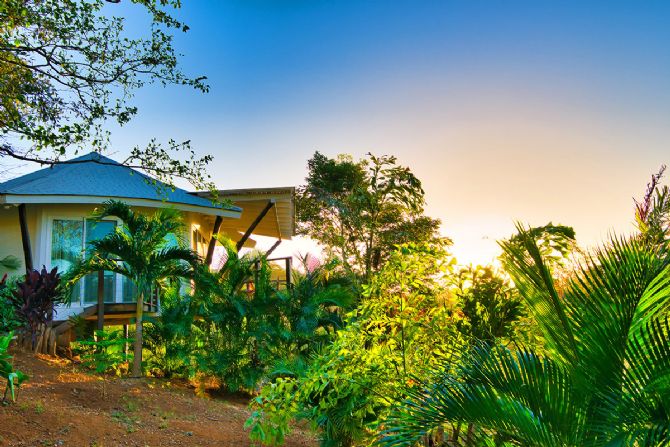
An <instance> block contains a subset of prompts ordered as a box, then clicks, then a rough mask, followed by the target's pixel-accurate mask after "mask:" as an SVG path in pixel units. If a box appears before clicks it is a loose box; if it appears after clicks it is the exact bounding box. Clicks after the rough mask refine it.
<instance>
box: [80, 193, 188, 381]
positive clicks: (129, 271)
mask: <svg viewBox="0 0 670 447" xmlns="http://www.w3.org/2000/svg"><path fill="white" fill-rule="evenodd" d="M110 216H116V217H118V218H120V219H121V220H122V221H123V223H122V225H119V226H117V227H116V229H115V231H114V232H113V233H110V234H108V235H106V236H105V237H103V238H102V239H98V240H95V241H92V242H91V247H92V255H91V256H90V257H89V258H88V259H86V260H82V261H81V262H80V263H79V264H78V265H76V266H75V267H74V268H73V269H72V270H71V271H70V272H69V273H68V274H69V281H68V283H69V284H70V285H71V286H72V285H73V284H74V283H75V282H76V281H78V280H79V279H80V278H82V277H83V276H85V275H86V274H88V273H92V272H98V271H100V270H106V271H111V272H114V273H117V274H119V275H122V276H125V277H126V278H128V279H130V280H131V281H132V282H133V283H134V284H135V286H136V287H137V307H136V312H135V328H136V330H135V350H134V362H133V375H134V376H135V377H139V376H140V375H141V374H142V346H143V341H142V333H143V313H144V306H143V303H144V300H145V298H147V297H149V296H152V294H153V293H155V292H159V291H161V290H166V289H167V288H168V287H169V286H170V284H175V283H176V284H179V283H180V280H181V279H182V278H193V276H194V274H195V271H196V269H197V268H198V266H199V265H200V259H199V257H198V255H197V254H196V253H194V252H193V251H192V250H191V249H189V248H186V247H183V246H180V245H179V244H178V245H174V244H173V241H174V238H175V237H176V236H177V235H180V234H181V233H182V231H183V228H184V224H183V221H182V218H181V214H180V213H179V211H177V210H175V209H173V208H161V209H159V210H158V211H156V212H155V213H154V214H153V215H144V214H141V213H137V212H134V211H133V210H132V209H131V208H130V207H129V206H128V205H127V204H125V203H123V202H118V201H114V200H110V201H107V202H105V203H104V204H103V205H102V207H101V208H100V209H98V210H96V212H95V213H94V218H96V219H104V218H106V217H110Z"/></svg>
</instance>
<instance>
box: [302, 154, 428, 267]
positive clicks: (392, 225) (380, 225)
mask: <svg viewBox="0 0 670 447" xmlns="http://www.w3.org/2000/svg"><path fill="white" fill-rule="evenodd" d="M307 167H308V170H309V173H308V176H307V178H306V182H307V183H306V184H305V185H303V186H301V187H300V188H298V192H297V196H296V199H297V201H296V202H297V205H296V208H297V210H296V211H297V217H298V231H299V233H300V234H306V235H308V236H309V237H311V238H312V239H315V240H316V241H318V242H320V243H321V244H322V245H323V246H324V247H325V249H326V252H327V254H328V255H330V256H331V257H334V258H336V259H338V260H340V261H341V262H342V263H343V266H344V267H345V268H346V270H347V272H349V273H354V274H356V275H360V276H362V277H363V278H364V280H367V279H369V278H370V275H371V274H372V273H373V272H375V271H377V270H379V268H380V267H381V266H382V265H383V264H384V263H385V262H386V260H387V259H388V258H389V254H390V253H391V251H393V249H394V246H395V245H396V244H402V243H409V242H414V243H421V242H428V241H434V240H436V239H438V235H437V231H438V227H439V225H440V221H439V220H436V219H431V218H429V217H426V216H424V215H423V207H424V191H423V188H422V187H421V182H420V181H419V179H418V178H416V177H415V176H414V174H412V172H411V171H410V170H409V168H406V167H403V166H399V165H397V161H396V158H395V157H391V156H381V157H375V156H374V155H372V154H368V159H365V160H361V161H358V162H354V161H353V160H352V159H351V157H349V156H344V155H340V156H339V157H338V158H336V159H331V158H328V157H326V156H325V155H322V154H320V153H319V152H316V153H315V154H314V156H313V157H312V158H311V159H310V160H309V161H308V162H307Z"/></svg>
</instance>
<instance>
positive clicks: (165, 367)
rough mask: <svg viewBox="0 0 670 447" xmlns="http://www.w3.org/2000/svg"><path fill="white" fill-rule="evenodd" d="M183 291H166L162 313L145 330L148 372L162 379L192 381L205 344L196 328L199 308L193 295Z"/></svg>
mask: <svg viewBox="0 0 670 447" xmlns="http://www.w3.org/2000/svg"><path fill="white" fill-rule="evenodd" d="M179 289H180V287H171V288H170V289H168V290H166V291H165V293H164V294H163V296H162V299H161V313H160V315H158V316H157V317H155V318H152V319H151V321H150V322H149V324H147V325H146V326H145V328H144V348H145V350H146V351H148V352H149V354H150V355H149V356H148V357H147V364H148V369H149V371H150V372H151V373H152V374H154V375H157V376H163V377H175V376H177V377H190V376H192V375H193V374H194V373H195V371H196V365H195V359H196V358H197V357H198V355H199V353H200V350H201V348H202V345H203V341H202V340H201V339H200V338H199V337H198V331H197V330H195V329H196V328H195V327H194V325H193V322H194V320H195V316H196V315H195V311H196V309H197V307H196V306H195V305H193V302H192V300H193V297H192V296H191V295H190V294H182V293H180V290H179Z"/></svg>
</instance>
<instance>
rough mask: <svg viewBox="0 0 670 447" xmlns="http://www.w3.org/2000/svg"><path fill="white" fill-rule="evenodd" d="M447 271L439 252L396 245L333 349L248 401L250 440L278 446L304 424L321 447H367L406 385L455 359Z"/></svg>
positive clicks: (456, 349) (448, 267)
mask: <svg viewBox="0 0 670 447" xmlns="http://www.w3.org/2000/svg"><path fill="white" fill-rule="evenodd" d="M452 266H453V262H452V261H451V260H450V259H449V258H448V257H447V256H446V253H445V252H444V250H443V248H442V247H440V246H426V245H415V244H405V245H402V246H400V247H399V248H398V249H397V250H396V251H395V252H394V253H392V254H391V256H390V258H389V260H388V262H387V263H386V264H385V266H384V267H383V268H382V270H381V271H380V272H379V274H378V275H376V276H375V277H374V278H373V280H372V282H371V283H370V284H369V285H368V286H365V287H364V295H365V299H364V300H362V301H361V303H360V304H359V306H358V307H357V308H356V309H355V310H354V311H352V312H350V313H349V314H348V315H347V318H346V325H345V327H344V328H343V329H342V330H340V331H339V332H337V334H336V336H335V340H334V341H333V343H332V344H330V345H328V346H326V347H324V348H323V350H322V351H321V352H320V353H318V354H316V355H315V356H314V358H313V360H312V362H311V364H310V365H309V366H308V367H307V368H306V370H305V371H303V372H302V373H301V374H300V375H293V376H285V377H279V378H277V379H276V380H274V381H273V382H272V383H270V384H268V385H267V386H265V387H264V388H263V390H262V391H261V394H260V395H259V396H258V397H257V398H256V399H255V400H254V401H253V402H252V408H253V413H252V416H251V418H250V419H249V420H248V421H247V426H248V427H250V428H251V437H252V439H254V440H256V441H260V442H262V443H264V444H269V445H275V444H281V443H283V441H284V437H285V435H286V433H287V432H288V431H289V423H290V422H291V421H292V420H293V419H304V420H307V421H310V422H311V424H312V426H313V427H314V428H318V429H320V431H321V435H322V445H324V446H350V445H354V444H355V443H356V444H358V443H367V442H369V441H370V440H371V439H372V438H373V437H374V433H375V432H376V431H377V430H379V424H380V420H381V418H382V417H383V415H384V414H385V412H386V411H387V410H388V408H389V407H390V406H391V405H393V404H394V403H395V402H396V401H398V400H399V399H401V398H402V397H403V396H404V395H405V389H406V387H407V386H408V385H410V384H411V383H413V381H414V380H416V378H417V377H422V376H423V375H424V373H425V371H427V370H428V368H429V366H431V365H436V364H442V363H443V362H452V361H455V360H456V358H457V357H458V352H459V347H460V346H461V345H462V343H463V340H462V337H461V336H460V335H459V333H458V332H457V331H456V329H455V327H456V325H455V324H454V323H455V318H457V317H456V316H455V313H454V312H453V309H452V306H451V304H450V303H449V302H448V300H447V296H446V293H445V292H446V286H447V284H446V282H445V281H444V278H443V276H444V275H445V274H447V273H448V272H449V271H450V270H451V268H452Z"/></svg>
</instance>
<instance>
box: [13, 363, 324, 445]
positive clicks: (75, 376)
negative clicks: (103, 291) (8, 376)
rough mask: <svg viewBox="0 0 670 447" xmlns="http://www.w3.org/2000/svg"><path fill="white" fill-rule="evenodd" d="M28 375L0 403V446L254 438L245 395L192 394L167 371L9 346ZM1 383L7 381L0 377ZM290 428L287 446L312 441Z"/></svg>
mask: <svg viewBox="0 0 670 447" xmlns="http://www.w3.org/2000/svg"><path fill="white" fill-rule="evenodd" d="M14 355H15V358H14V366H15V367H16V368H18V369H19V370H21V371H23V372H25V373H27V374H28V375H29V376H30V380H29V381H28V382H26V383H25V384H24V385H23V386H22V387H21V391H20V392H19V395H18V399H17V402H16V403H13V404H10V405H7V406H3V407H0V446H31V447H32V446H44V447H46V446H84V447H112V446H138V447H145V446H150V447H157V446H189V447H191V446H192V447H196V446H251V445H252V444H251V442H250V441H249V439H248V432H246V431H245V430H244V429H243V426H244V421H245V420H246V419H247V417H248V415H249V411H248V410H247V403H246V400H245V399H243V398H220V397H217V398H211V397H197V396H196V393H195V390H194V389H193V388H192V387H189V386H188V384H186V383H182V382H176V381H169V380H164V379H116V378H113V379H110V380H107V381H106V382H105V396H104V397H103V395H102V385H103V383H102V381H101V380H100V379H99V378H98V377H97V376H92V375H89V374H87V373H85V372H82V370H81V368H79V367H78V366H76V365H74V364H73V363H71V362H70V361H68V360H64V359H57V358H53V357H49V356H45V355H37V356H34V355H32V354H25V353H21V352H18V353H14ZM2 387H3V388H4V384H3V385H2ZM315 445H317V443H316V441H315V440H314V438H313V437H311V436H310V435H309V434H308V433H305V432H303V431H300V430H296V431H294V432H293V434H292V436H290V437H289V438H288V440H287V443H286V446H287V447H298V446H310V447H312V446H315Z"/></svg>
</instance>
